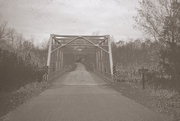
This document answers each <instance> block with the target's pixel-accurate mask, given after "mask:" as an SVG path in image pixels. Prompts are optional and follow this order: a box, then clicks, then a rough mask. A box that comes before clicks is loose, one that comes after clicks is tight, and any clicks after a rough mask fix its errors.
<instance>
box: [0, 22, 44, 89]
mask: <svg viewBox="0 0 180 121" xmlns="http://www.w3.org/2000/svg"><path fill="white" fill-rule="evenodd" d="M46 53H47V47H46V45H44V47H37V46H35V45H34V43H33V39H25V38H24V37H23V35H22V34H20V33H18V32H17V31H16V30H15V29H14V28H10V27H8V26H7V23H6V22H1V23H0V91H13V90H16V89H18V88H20V87H21V86H23V85H25V84H27V83H31V82H34V81H42V75H43V74H44V73H45V70H44V69H43V66H44V65H45V62H46Z"/></svg>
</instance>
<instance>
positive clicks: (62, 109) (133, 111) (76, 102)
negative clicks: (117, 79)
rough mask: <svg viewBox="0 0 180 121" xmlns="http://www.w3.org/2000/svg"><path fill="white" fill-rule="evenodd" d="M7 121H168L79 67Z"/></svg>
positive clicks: (21, 107) (16, 110)
mask: <svg viewBox="0 0 180 121" xmlns="http://www.w3.org/2000/svg"><path fill="white" fill-rule="evenodd" d="M6 118H7V119H6V120H7V121H168V118H167V117H165V116H162V115H161V114H158V113H156V112H153V111H151V110H149V109H148V108H146V107H144V106H142V105H140V104H138V103H136V102H134V101H133V100H130V99H129V98H127V97H125V96H122V95H121V93H119V92H117V91H115V90H114V89H113V88H111V87H110V86H109V85H108V84H107V82H105V81H103V80H102V79H100V78H99V77H97V76H96V75H95V74H91V73H89V72H87V71H86V69H85V67H84V66H83V65H82V64H77V68H76V70H75V71H73V72H70V73H68V74H66V75H64V76H63V77H60V78H59V79H57V80H55V81H54V82H53V84H52V86H51V87H50V88H49V89H47V90H45V91H44V92H42V93H41V94H40V95H39V96H37V97H34V98H32V99H31V100H29V101H27V102H26V103H24V104H23V105H20V106H19V107H18V108H16V109H15V110H14V111H12V112H10V113H9V114H8V115H7V116H6Z"/></svg>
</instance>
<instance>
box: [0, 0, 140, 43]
mask: <svg viewBox="0 0 180 121" xmlns="http://www.w3.org/2000/svg"><path fill="white" fill-rule="evenodd" d="M137 6H138V0H0V15H1V17H3V20H5V21H8V25H9V26H11V27H13V28H15V29H16V30H17V31H18V32H19V33H22V34H23V35H24V36H25V37H26V38H34V40H35V43H40V42H42V41H44V40H46V39H48V38H49V36H50V34H60V35H64V34H66V35H69V34H73V35H74V34H75V35H92V34H93V33H96V34H100V35H111V36H113V37H114V39H115V40H116V41H118V40H128V39H129V38H142V37H143V36H142V33H141V32H140V31H138V30H136V29H134V28H133V26H134V24H135V22H134V19H133V16H135V15H136V14H137V12H136V7H137Z"/></svg>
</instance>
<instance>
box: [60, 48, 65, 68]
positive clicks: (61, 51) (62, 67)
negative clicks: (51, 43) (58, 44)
mask: <svg viewBox="0 0 180 121" xmlns="http://www.w3.org/2000/svg"><path fill="white" fill-rule="evenodd" d="M60 57H61V61H60V63H61V69H63V60H64V59H63V52H62V51H61V56H60Z"/></svg>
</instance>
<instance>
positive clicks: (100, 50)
mask: <svg viewBox="0 0 180 121" xmlns="http://www.w3.org/2000/svg"><path fill="white" fill-rule="evenodd" d="M68 51H70V53H74V52H77V54H78V53H79V54H80V53H84V54H88V53H90V52H94V54H95V57H96V60H95V64H94V65H93V66H94V70H95V71H97V72H100V73H101V74H104V75H110V76H111V77H113V59H112V49H111V40H110V36H109V35H104V36H88V35H82V36H79V35H78V36H77V35H56V34H51V35H50V38H49V49H48V58H47V67H48V77H49V76H50V75H51V74H53V73H55V72H59V71H62V70H63V69H64V53H68Z"/></svg>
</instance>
